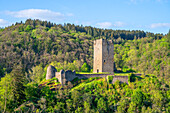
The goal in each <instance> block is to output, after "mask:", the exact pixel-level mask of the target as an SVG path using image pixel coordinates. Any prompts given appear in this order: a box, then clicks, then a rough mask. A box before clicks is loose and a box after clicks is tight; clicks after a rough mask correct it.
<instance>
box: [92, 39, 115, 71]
mask: <svg viewBox="0 0 170 113" xmlns="http://www.w3.org/2000/svg"><path fill="white" fill-rule="evenodd" d="M113 68H114V46H113V42H112V40H110V41H107V40H104V39H98V40H95V41H94V62H93V72H94V73H98V72H110V73H113V70H114V69H113Z"/></svg>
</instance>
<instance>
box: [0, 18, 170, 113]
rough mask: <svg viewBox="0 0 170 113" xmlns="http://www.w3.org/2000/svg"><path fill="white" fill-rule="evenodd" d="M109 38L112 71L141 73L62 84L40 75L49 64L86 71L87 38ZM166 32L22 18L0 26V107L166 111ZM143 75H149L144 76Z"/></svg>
mask: <svg viewBox="0 0 170 113" xmlns="http://www.w3.org/2000/svg"><path fill="white" fill-rule="evenodd" d="M100 38H103V39H107V40H113V41H114V52H115V53H114V61H115V62H114V63H115V68H114V69H115V72H117V73H124V74H126V73H129V72H135V73H142V77H141V78H139V77H134V78H133V79H132V80H131V82H129V84H128V85H127V84H124V83H123V84H121V83H120V82H119V81H117V82H116V83H115V84H110V83H108V82H106V81H105V80H104V79H101V78H90V79H87V80H77V79H76V80H75V81H72V82H69V83H68V85H67V86H64V87H62V86H61V84H60V83H58V82H55V81H57V80H56V79H52V80H49V81H45V75H46V70H47V66H48V65H49V64H51V65H53V66H55V67H56V69H57V71H59V70H61V69H70V70H76V72H79V73H87V72H92V68H93V67H92V66H93V41H94V40H95V39H100ZM169 50H170V32H169V33H168V34H167V35H162V34H153V33H149V32H144V31H138V30H136V31H134V30H133V31H129V30H111V29H99V28H94V27H90V26H85V27H84V26H79V25H74V24H64V25H60V24H59V25H56V24H53V23H50V22H47V21H40V20H31V19H28V20H27V21H26V22H25V23H23V22H20V23H16V24H15V25H12V26H9V27H6V28H2V29H0V112H14V111H20V112H21V111H22V112H26V111H28V112H77V113H81V112H86V113H89V112H120V113H122V112H129V113H131V112H143V113H145V112H170V107H169V106H170V90H169V86H170V82H169V81H170V75H169V73H170V54H169V53H170V51H169ZM148 75H149V76H148Z"/></svg>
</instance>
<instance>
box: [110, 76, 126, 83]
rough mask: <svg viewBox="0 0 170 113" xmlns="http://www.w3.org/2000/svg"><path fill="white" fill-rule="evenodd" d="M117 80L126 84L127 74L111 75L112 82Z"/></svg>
mask: <svg viewBox="0 0 170 113" xmlns="http://www.w3.org/2000/svg"><path fill="white" fill-rule="evenodd" d="M116 80H119V81H120V82H125V83H127V84H128V76H113V80H112V84H114V83H115V82H116Z"/></svg>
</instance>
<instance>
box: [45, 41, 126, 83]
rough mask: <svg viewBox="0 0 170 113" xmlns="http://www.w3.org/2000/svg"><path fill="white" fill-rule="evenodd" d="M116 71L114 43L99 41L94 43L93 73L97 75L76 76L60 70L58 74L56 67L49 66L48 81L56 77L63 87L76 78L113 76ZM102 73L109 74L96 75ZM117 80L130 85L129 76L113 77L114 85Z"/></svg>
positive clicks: (68, 71)
mask: <svg viewBox="0 0 170 113" xmlns="http://www.w3.org/2000/svg"><path fill="white" fill-rule="evenodd" d="M113 71H114V45H113V42H112V41H107V40H104V39H98V40H95V41H94V62H93V72H94V73H95V74H76V72H75V71H70V70H66V71H64V70H60V72H57V70H56V69H55V67H53V66H51V65H49V66H48V68H47V74H46V80H48V79H51V78H53V77H56V78H57V79H58V81H59V82H60V83H61V85H65V84H67V82H68V81H72V80H73V79H75V78H79V79H82V78H90V77H105V78H107V76H113V74H114V73H113ZM100 72H109V74H96V73H100ZM116 80H120V81H121V82H126V83H128V77H127V76H124V77H123V76H113V81H112V83H114V82H115V81H116Z"/></svg>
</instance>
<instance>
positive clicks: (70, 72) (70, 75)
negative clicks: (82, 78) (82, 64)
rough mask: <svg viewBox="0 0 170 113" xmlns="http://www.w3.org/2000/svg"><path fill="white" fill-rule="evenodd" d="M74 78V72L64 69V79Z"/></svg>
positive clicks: (70, 79)
mask: <svg viewBox="0 0 170 113" xmlns="http://www.w3.org/2000/svg"><path fill="white" fill-rule="evenodd" d="M74 78H76V72H75V71H71V70H67V71H65V79H66V81H72V80H73V79H74Z"/></svg>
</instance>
